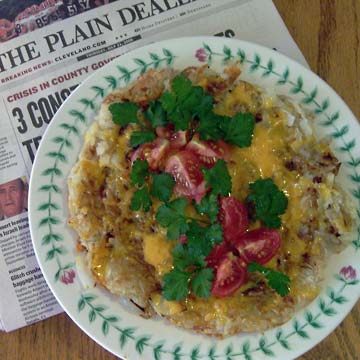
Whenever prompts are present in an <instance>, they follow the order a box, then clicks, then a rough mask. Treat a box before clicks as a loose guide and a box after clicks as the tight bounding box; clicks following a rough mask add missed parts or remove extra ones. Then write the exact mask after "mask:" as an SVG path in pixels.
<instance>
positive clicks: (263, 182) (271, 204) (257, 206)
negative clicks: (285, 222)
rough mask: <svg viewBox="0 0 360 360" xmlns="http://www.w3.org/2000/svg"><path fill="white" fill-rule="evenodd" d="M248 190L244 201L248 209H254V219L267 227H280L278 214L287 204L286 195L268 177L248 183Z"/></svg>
mask: <svg viewBox="0 0 360 360" xmlns="http://www.w3.org/2000/svg"><path fill="white" fill-rule="evenodd" d="M250 190H251V194H250V195H248V196H247V198H246V202H247V204H248V205H249V206H250V210H255V213H253V214H252V215H253V217H254V219H259V220H261V221H262V222H263V223H264V224H265V225H266V226H267V227H268V228H273V229H278V228H280V226H281V219H280V215H282V214H284V213H285V210H286V208H287V205H288V199H287V197H286V195H285V194H284V193H283V192H282V191H281V190H280V189H279V188H278V187H277V186H276V184H275V183H274V182H273V180H272V179H270V178H267V179H258V180H256V181H255V182H253V183H251V184H250ZM250 213H251V211H250Z"/></svg>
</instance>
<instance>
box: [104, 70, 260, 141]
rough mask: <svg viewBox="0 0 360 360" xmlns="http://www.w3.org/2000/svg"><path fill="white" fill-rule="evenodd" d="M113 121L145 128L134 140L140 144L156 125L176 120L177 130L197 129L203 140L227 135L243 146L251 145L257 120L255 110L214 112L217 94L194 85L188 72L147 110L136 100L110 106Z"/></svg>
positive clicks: (174, 122) (137, 133) (222, 137)
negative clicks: (229, 114) (188, 76)
mask: <svg viewBox="0 0 360 360" xmlns="http://www.w3.org/2000/svg"><path fill="white" fill-rule="evenodd" d="M109 110H110V112H111V114H112V119H113V121H114V122H115V123H116V124H118V125H120V126H126V125H128V124H130V123H134V124H137V125H139V126H140V128H141V130H138V131H134V132H133V133H132V135H131V137H130V144H131V146H132V147H136V146H138V145H141V144H142V143H145V142H151V141H153V140H154V139H155V137H156V135H155V132H154V130H155V128H156V127H157V126H166V125H167V124H168V123H172V124H173V125H174V127H175V130H176V131H178V130H191V132H195V131H197V132H198V133H199V136H200V139H202V140H215V141H218V140H219V139H223V140H224V141H226V142H228V143H229V144H234V145H236V146H239V147H247V146H250V145H251V140H252V136H253V131H254V126H255V120H254V115H253V114H251V113H237V114H235V116H232V117H230V116H222V115H219V114H216V113H215V112H214V98H213V96H211V95H210V94H207V93H206V92H205V91H204V89H203V88H202V87H201V86H194V85H193V84H192V83H191V81H190V80H189V79H187V78H186V77H185V75H184V74H180V75H178V76H176V77H175V78H174V79H173V80H172V84H171V90H170V91H164V92H163V93H162V95H161V96H160V98H159V99H158V100H153V101H151V102H150V104H149V106H148V108H147V109H146V110H145V111H143V110H142V109H141V107H140V106H139V105H138V104H135V103H132V102H124V103H113V104H111V105H110V106H109Z"/></svg>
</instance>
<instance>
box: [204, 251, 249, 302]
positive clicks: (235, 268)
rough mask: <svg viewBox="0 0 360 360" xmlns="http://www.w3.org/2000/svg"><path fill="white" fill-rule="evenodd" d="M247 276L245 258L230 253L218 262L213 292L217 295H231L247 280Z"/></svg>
mask: <svg viewBox="0 0 360 360" xmlns="http://www.w3.org/2000/svg"><path fill="white" fill-rule="evenodd" d="M247 277H248V271H247V268H246V263H245V262H244V260H242V259H241V258H239V257H236V256H234V255H233V254H231V253H230V254H228V255H227V256H225V257H223V258H222V260H221V261H220V262H219V263H218V266H217V269H216V274H215V280H214V281H213V284H212V288H211V293H212V294H213V295H215V296H217V297H225V296H230V295H232V294H233V293H234V292H235V291H236V290H238V289H239V288H240V287H241V286H242V285H243V284H244V283H245V282H246V280H247Z"/></svg>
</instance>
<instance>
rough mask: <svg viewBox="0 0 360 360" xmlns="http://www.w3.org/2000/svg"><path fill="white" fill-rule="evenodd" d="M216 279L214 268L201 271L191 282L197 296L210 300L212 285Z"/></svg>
mask: <svg viewBox="0 0 360 360" xmlns="http://www.w3.org/2000/svg"><path fill="white" fill-rule="evenodd" d="M213 279H214V272H213V269H212V268H205V269H201V270H200V271H199V272H198V273H197V274H196V275H195V276H194V277H193V278H192V279H191V281H190V286H191V289H192V291H193V292H194V294H195V296H198V297H202V298H208V297H210V295H211V292H210V290H211V284H212V281H213Z"/></svg>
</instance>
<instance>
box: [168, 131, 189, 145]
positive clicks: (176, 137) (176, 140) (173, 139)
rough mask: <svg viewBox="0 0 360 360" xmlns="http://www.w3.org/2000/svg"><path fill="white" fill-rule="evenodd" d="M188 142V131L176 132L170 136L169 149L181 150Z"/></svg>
mask: <svg viewBox="0 0 360 360" xmlns="http://www.w3.org/2000/svg"><path fill="white" fill-rule="evenodd" d="M187 142H188V131H182V130H180V131H176V132H174V133H172V134H171V136H170V147H171V149H182V148H183V147H185V145H186V144H187Z"/></svg>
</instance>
